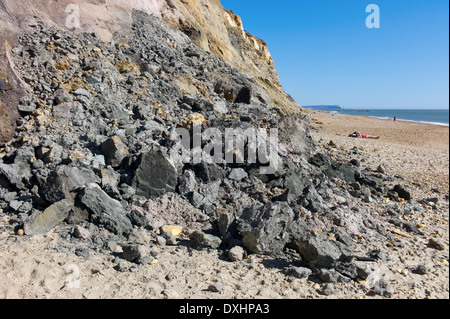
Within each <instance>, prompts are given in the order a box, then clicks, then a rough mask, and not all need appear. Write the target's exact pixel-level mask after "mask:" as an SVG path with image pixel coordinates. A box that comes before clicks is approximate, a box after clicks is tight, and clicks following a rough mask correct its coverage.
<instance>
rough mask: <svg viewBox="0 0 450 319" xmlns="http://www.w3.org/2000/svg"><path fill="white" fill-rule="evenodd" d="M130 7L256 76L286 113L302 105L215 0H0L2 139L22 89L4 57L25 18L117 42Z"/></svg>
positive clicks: (260, 46) (126, 27) (264, 52)
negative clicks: (76, 25)
mask: <svg viewBox="0 0 450 319" xmlns="http://www.w3.org/2000/svg"><path fill="white" fill-rule="evenodd" d="M73 8H76V9H79V11H77V10H74V9H73ZM134 9H137V10H140V11H144V12H146V13H149V14H153V15H155V16H157V17H159V18H162V19H163V20H164V21H165V22H166V23H168V24H169V25H171V26H173V27H176V28H178V29H180V30H182V31H183V32H184V33H185V34H186V35H188V36H189V38H190V39H191V40H192V41H193V42H194V43H195V44H196V45H197V46H198V47H200V48H201V49H204V50H207V51H210V52H211V53H213V54H214V55H215V56H216V57H218V58H219V59H220V60H222V61H224V62H226V63H228V64H230V65H231V66H232V67H235V68H237V69H238V70H240V71H241V72H242V73H244V74H245V75H246V76H248V77H249V78H250V79H254V80H255V81H256V82H257V83H258V84H259V85H260V86H261V88H262V89H263V90H264V91H265V92H263V93H261V96H262V99H263V100H264V101H265V102H268V103H269V104H271V105H273V106H275V107H278V108H280V109H281V110H283V111H284V112H297V111H299V110H300V109H301V108H300V107H299V106H298V105H297V104H296V103H295V102H294V101H293V100H292V98H291V97H290V96H289V95H288V94H286V93H285V92H284V91H283V88H282V85H281V83H280V81H279V78H278V74H277V71H276V70H275V68H274V63H273V60H272V57H271V55H270V52H269V50H268V48H267V44H266V43H265V42H264V41H263V40H261V39H258V38H257V37H255V36H253V35H251V34H249V33H247V32H246V31H245V30H244V26H243V23H242V21H241V18H240V17H239V16H237V15H235V14H234V13H233V12H232V11H230V10H226V9H224V8H223V7H222V5H221V3H220V1H219V0H140V1H139V0H132V1H129V0H127V1H125V0H88V1H85V0H83V1H80V0H63V1H55V0H48V1H47V0H45V1H44V0H33V1H31V0H2V1H1V2H0V17H1V20H0V57H1V62H0V78H1V85H2V87H1V88H0V90H1V91H0V124H1V127H0V143H4V142H7V141H8V140H9V139H10V138H11V135H12V134H13V132H14V124H15V121H16V119H17V117H18V112H17V110H16V106H17V104H18V99H19V97H20V96H22V95H24V94H25V93H26V89H25V87H24V83H23V82H22V81H20V79H18V78H17V77H16V76H15V75H14V71H13V68H12V67H11V65H10V63H9V62H8V61H9V59H8V57H7V55H8V52H10V50H11V47H14V44H15V43H14V42H15V39H16V37H17V35H18V34H20V33H21V32H22V31H23V30H22V28H23V27H22V25H23V22H25V21H27V20H29V19H30V18H31V17H33V16H37V17H39V18H40V19H42V20H43V21H45V22H46V23H48V24H51V25H54V26H57V27H58V28H61V29H67V28H68V26H69V27H70V25H68V24H67V21H71V20H70V19H73V18H74V17H75V18H76V17H79V22H80V25H79V28H72V29H71V30H72V31H73V32H75V33H83V32H96V33H97V34H98V35H100V36H101V38H102V39H103V40H105V41H111V40H115V41H120V40H121V38H126V37H127V34H129V32H130V30H131V26H132V12H133V10H134ZM218 90H220V88H218Z"/></svg>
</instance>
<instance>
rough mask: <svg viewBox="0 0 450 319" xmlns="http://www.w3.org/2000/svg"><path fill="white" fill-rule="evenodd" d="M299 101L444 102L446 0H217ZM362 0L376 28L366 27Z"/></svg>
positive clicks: (351, 104)
mask: <svg viewBox="0 0 450 319" xmlns="http://www.w3.org/2000/svg"><path fill="white" fill-rule="evenodd" d="M221 3H222V5H223V6H224V7H225V8H227V9H230V10H232V11H234V12H235V13H236V14H238V15H239V16H241V18H242V21H243V24H244V29H245V30H246V31H248V32H250V33H251V34H253V35H255V36H257V37H259V38H261V39H263V40H265V41H266V42H267V44H268V47H269V50H270V52H271V54H272V57H273V59H274V61H275V67H276V69H277V71H278V73H279V76H280V80H281V83H282V84H283V88H284V89H285V91H286V92H288V93H289V94H291V95H292V96H293V97H294V99H295V100H296V102H297V103H298V104H300V105H342V106H344V107H346V108H385V109H395V108H423V109H442V108H444V109H448V107H449V88H448V87H449V1H448V0H369V1H364V0H279V1H274V0H270V1H269V0H221ZM369 4H377V5H378V7H379V9H380V28H379V29H375V28H373V29H369V28H367V26H366V19H367V17H368V16H369V15H370V14H371V13H366V7H367V6H368V5H369Z"/></svg>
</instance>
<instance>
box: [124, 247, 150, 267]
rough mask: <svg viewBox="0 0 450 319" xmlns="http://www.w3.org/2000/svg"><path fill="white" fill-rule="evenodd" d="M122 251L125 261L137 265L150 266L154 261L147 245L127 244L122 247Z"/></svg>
mask: <svg viewBox="0 0 450 319" xmlns="http://www.w3.org/2000/svg"><path fill="white" fill-rule="evenodd" d="M122 251H123V253H122V257H123V259H125V260H128V261H131V262H134V263H137V264H142V265H144V264H148V263H149V262H150V261H151V260H152V259H153V257H152V256H151V254H150V247H149V246H146V245H142V244H136V243H127V244H124V245H122Z"/></svg>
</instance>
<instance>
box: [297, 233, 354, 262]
mask: <svg viewBox="0 0 450 319" xmlns="http://www.w3.org/2000/svg"><path fill="white" fill-rule="evenodd" d="M298 252H299V253H300V255H301V256H302V258H303V259H304V260H305V261H306V262H307V263H308V264H309V266H310V267H311V268H333V267H334V266H335V265H336V263H337V262H338V261H351V259H352V258H353V251H352V250H351V249H350V247H347V246H346V245H344V244H342V243H340V242H336V241H333V240H330V239H329V238H328V237H327V235H326V234H325V233H322V232H318V231H311V232H308V233H305V234H304V235H303V236H302V237H301V238H300V240H299V244H298Z"/></svg>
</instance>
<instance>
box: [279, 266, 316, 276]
mask: <svg viewBox="0 0 450 319" xmlns="http://www.w3.org/2000/svg"><path fill="white" fill-rule="evenodd" d="M283 273H284V274H286V275H288V276H292V277H295V278H299V279H303V278H308V277H309V276H311V275H312V273H313V272H312V270H311V269H309V268H306V267H295V266H290V267H286V268H284V269H283Z"/></svg>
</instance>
